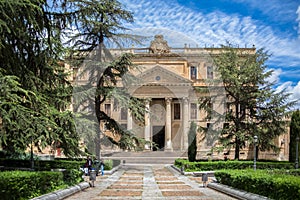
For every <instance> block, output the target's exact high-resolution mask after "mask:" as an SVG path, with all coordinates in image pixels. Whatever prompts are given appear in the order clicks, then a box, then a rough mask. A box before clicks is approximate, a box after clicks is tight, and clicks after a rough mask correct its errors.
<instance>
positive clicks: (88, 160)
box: [86, 156, 93, 172]
mask: <svg viewBox="0 0 300 200" xmlns="http://www.w3.org/2000/svg"><path fill="white" fill-rule="evenodd" d="M92 165H93V161H92V159H91V158H90V157H89V156H88V157H87V159H86V166H87V168H88V170H89V172H90V171H91V170H92Z"/></svg>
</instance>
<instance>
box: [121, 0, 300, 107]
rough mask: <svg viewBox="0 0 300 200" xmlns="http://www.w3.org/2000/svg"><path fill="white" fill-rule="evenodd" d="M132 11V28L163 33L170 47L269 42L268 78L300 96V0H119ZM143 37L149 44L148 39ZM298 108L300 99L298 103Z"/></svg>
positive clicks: (266, 44)
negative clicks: (269, 72) (271, 70)
mask: <svg viewBox="0 0 300 200" xmlns="http://www.w3.org/2000/svg"><path fill="white" fill-rule="evenodd" d="M120 2H121V3H122V4H123V5H124V6H125V7H126V9H127V10H130V11H132V12H133V14H134V18H135V22H134V23H133V24H130V25H128V28H130V29H131V30H132V32H133V33H136V34H142V35H145V36H149V37H150V39H149V41H150V40H152V37H153V36H154V35H155V34H163V35H164V36H165V39H166V40H167V41H168V43H169V46H171V47H183V46H184V44H185V43H186V44H188V45H190V46H191V47H193V46H194V47H195V46H199V47H204V46H219V45H221V44H226V41H229V42H230V43H232V44H235V45H238V46H240V47H245V46H247V47H251V46H252V45H253V44H254V45H255V46H256V47H257V48H265V50H267V51H268V52H269V53H271V54H272V56H271V57H270V59H269V60H268V62H267V65H268V67H269V69H273V70H274V73H273V76H272V77H271V78H270V79H271V80H272V81H276V87H277V89H278V90H281V89H283V88H286V89H287V91H288V92H290V93H291V94H292V95H291V99H295V100H298V101H300V0H268V1H262V0H165V1H162V0H120ZM149 41H145V46H147V45H149ZM298 108H300V102H299V103H298Z"/></svg>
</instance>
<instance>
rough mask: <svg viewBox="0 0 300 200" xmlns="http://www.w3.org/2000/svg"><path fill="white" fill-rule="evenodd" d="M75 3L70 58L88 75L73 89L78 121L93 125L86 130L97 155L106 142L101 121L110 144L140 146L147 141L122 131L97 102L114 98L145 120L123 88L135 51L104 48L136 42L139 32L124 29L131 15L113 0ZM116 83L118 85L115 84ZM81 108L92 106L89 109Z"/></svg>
mask: <svg viewBox="0 0 300 200" xmlns="http://www.w3.org/2000/svg"><path fill="white" fill-rule="evenodd" d="M74 2H76V3H74V4H73V6H72V14H73V17H74V19H75V21H74V27H76V31H77V33H76V34H75V35H73V36H72V37H71V39H70V40H69V41H68V42H69V43H72V44H74V45H73V47H74V48H72V50H71V51H70V61H71V65H73V66H78V67H79V70H81V74H82V75H83V74H88V80H87V82H86V83H85V84H84V85H78V87H76V88H75V89H76V94H75V96H76V99H77V100H76V104H75V106H74V107H75V108H76V109H77V112H79V113H80V117H79V118H78V122H79V126H84V125H83V123H82V122H83V121H84V122H85V123H86V122H87V121H89V122H88V123H89V124H90V126H89V127H94V128H95V129H94V130H96V131H94V133H92V132H93V131H92V130H91V129H90V130H88V132H89V134H88V135H90V136H92V135H94V137H95V138H94V139H93V141H95V149H96V150H95V153H96V156H97V158H99V157H100V143H101V142H104V141H100V139H101V137H100V135H102V136H103V134H102V130H100V129H99V128H100V124H101V123H105V127H106V128H107V129H109V130H110V131H111V132H112V133H113V134H114V135H115V136H114V137H112V136H108V139H109V140H110V142H112V143H113V144H116V145H118V146H119V147H121V148H123V149H138V148H141V147H142V146H143V145H144V144H145V143H146V141H145V140H143V139H142V138H138V137H136V135H135V134H134V133H132V132H130V131H127V130H124V129H123V128H122V127H121V126H120V124H119V123H118V122H117V121H116V120H115V119H113V118H111V117H110V116H109V115H108V114H107V113H105V112H104V111H103V110H101V105H103V104H104V103H105V101H106V100H109V99H114V101H115V102H118V104H119V105H118V106H119V107H126V108H128V109H130V110H131V114H132V115H133V116H134V117H135V118H136V119H138V120H139V121H143V116H144V112H145V108H144V104H143V102H142V101H141V100H139V99H137V98H134V97H132V96H131V95H130V94H129V92H128V91H127V87H126V86H127V85H126V84H128V82H130V81H131V80H132V78H133V77H131V76H130V73H129V70H130V69H133V68H134V66H133V64H132V63H131V59H132V57H133V55H131V54H124V55H121V56H119V57H118V58H115V57H113V56H112V55H111V54H110V52H109V50H108V49H107V48H106V47H107V46H113V45H116V46H117V47H122V46H123V44H124V43H125V44H126V43H127V42H128V41H131V42H139V40H140V38H141V37H139V36H135V35H128V34H125V33H124V31H125V30H127V29H126V28H125V26H124V24H125V23H131V22H133V15H132V13H131V12H129V11H127V10H125V9H123V7H122V5H121V4H120V3H119V2H118V1H115V0H102V1H93V0H81V1H74ZM74 60H76V61H75V62H74ZM79 76H80V74H79ZM120 83H121V85H117V84H120ZM95 86H96V87H95ZM83 105H89V106H83ZM85 107H90V108H94V109H93V110H91V109H88V110H87V109H86V108H85ZM93 115H94V116H96V121H95V120H86V119H93V117H92V116H93ZM92 138H93V136H92ZM116 138H118V139H116ZM90 146H94V145H90Z"/></svg>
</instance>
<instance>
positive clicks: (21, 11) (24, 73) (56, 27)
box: [0, 0, 80, 156]
mask: <svg viewBox="0 0 300 200" xmlns="http://www.w3.org/2000/svg"><path fill="white" fill-rule="evenodd" d="M56 2H58V1H53V2H50V1H44V0H32V1H28V0H23V1H12V0H4V1H1V2H0V9H1V13H0V59H1V64H0V70H1V73H0V79H1V90H0V93H1V100H0V111H1V113H0V118H1V119H2V124H1V127H0V131H1V140H0V142H1V146H2V148H3V149H5V150H7V151H10V152H12V153H13V152H23V151H25V150H26V149H27V148H28V147H30V146H31V145H32V144H34V145H35V146H37V147H39V150H40V151H42V149H43V148H44V147H46V146H49V145H55V146H56V147H61V148H62V149H63V151H64V154H65V155H67V156H72V155H78V153H79V152H80V151H79V149H78V140H79V137H78V134H77V133H76V131H75V124H74V120H73V116H72V113H71V112H70V111H68V110H67V109H68V108H69V105H70V101H71V95H72V86H71V83H70V82H69V81H68V76H69V74H68V73H66V71H65V67H64V65H63V64H62V60H61V58H62V56H63V53H64V49H63V47H62V43H61V30H62V29H63V24H62V23H60V22H63V21H65V17H64V16H61V15H57V14H56V13H54V12H51V11H52V10H53V9H52V6H54V5H55V4H56ZM47 3H49V4H47Z"/></svg>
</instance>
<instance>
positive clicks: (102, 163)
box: [100, 160, 105, 176]
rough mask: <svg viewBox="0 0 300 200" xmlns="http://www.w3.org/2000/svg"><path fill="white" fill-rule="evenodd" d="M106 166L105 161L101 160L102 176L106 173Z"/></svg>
mask: <svg viewBox="0 0 300 200" xmlns="http://www.w3.org/2000/svg"><path fill="white" fill-rule="evenodd" d="M104 166H105V164H104V161H103V160H101V162H100V169H101V175H102V176H103V175H104Z"/></svg>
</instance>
